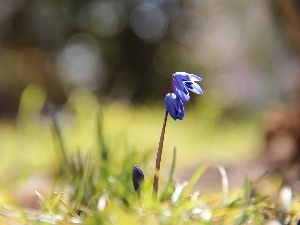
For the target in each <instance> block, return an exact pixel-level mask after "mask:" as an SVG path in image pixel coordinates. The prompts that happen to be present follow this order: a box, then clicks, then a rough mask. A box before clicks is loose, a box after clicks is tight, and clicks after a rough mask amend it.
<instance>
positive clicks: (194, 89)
mask: <svg viewBox="0 0 300 225" xmlns="http://www.w3.org/2000/svg"><path fill="white" fill-rule="evenodd" d="M183 83H184V86H185V87H186V88H187V89H188V90H190V91H192V92H194V93H196V94H203V90H202V88H201V87H200V86H199V85H198V84H197V83H195V82H193V81H183Z"/></svg>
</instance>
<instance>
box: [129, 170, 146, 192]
mask: <svg viewBox="0 0 300 225" xmlns="http://www.w3.org/2000/svg"><path fill="white" fill-rule="evenodd" d="M143 182H144V173H143V171H142V170H141V169H140V168H139V167H138V166H134V167H133V170H132V183H133V187H134V190H135V191H140V190H141V186H142V183H143Z"/></svg>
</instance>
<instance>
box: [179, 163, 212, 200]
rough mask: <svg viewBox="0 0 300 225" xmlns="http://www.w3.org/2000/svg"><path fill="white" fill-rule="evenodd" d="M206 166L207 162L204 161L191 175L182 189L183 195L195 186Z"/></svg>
mask: <svg viewBox="0 0 300 225" xmlns="http://www.w3.org/2000/svg"><path fill="white" fill-rule="evenodd" d="M207 167H208V163H204V164H203V165H202V166H201V167H200V168H199V169H198V170H197V171H196V172H195V173H194V174H193V176H192V177H191V179H190V180H189V182H188V185H187V186H186V188H185V189H184V190H183V191H182V195H181V196H183V197H186V196H187V195H188V194H190V193H191V191H192V190H193V188H194V187H195V185H196V184H197V182H198V181H199V179H200V178H201V177H202V175H203V173H204V172H205V170H206V169H207Z"/></svg>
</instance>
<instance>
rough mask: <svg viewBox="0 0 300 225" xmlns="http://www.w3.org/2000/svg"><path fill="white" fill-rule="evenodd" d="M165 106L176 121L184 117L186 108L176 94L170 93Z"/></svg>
mask: <svg viewBox="0 0 300 225" xmlns="http://www.w3.org/2000/svg"><path fill="white" fill-rule="evenodd" d="M165 105H166V107H167V110H168V112H169V114H170V116H171V117H172V118H173V119H174V120H176V119H180V120H182V119H183V117H184V107H183V103H182V101H181V100H180V99H179V98H178V97H177V96H176V95H175V94H174V93H168V94H167V95H166V98H165Z"/></svg>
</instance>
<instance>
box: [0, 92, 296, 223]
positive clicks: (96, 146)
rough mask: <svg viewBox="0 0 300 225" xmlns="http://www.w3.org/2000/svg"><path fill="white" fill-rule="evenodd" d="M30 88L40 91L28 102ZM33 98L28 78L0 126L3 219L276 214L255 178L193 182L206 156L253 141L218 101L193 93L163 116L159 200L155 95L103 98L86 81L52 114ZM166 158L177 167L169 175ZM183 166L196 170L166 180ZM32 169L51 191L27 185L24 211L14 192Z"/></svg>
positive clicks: (229, 218)
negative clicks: (135, 99)
mask: <svg viewBox="0 0 300 225" xmlns="http://www.w3.org/2000/svg"><path fill="white" fill-rule="evenodd" d="M37 94H39V95H40V96H41V97H40V98H33V100H32V99H31V98H32V96H35V95H37ZM29 99H31V100H29ZM34 99H35V100H34ZM42 106H43V92H42V91H41V90H40V89H39V88H38V87H34V86H30V87H28V88H27V89H26V90H25V92H24V95H23V97H22V102H21V104H20V111H19V115H18V117H17V120H16V121H15V122H7V121H6V122H5V121H2V122H1V124H0V127H1V129H0V148H1V150H2V151H1V154H2V158H3V159H4V160H3V163H2V164H1V165H0V169H1V170H2V171H3V173H2V174H1V175H0V180H1V181H2V183H3V184H2V185H0V190H1V195H0V201H1V202H3V203H5V202H6V203H9V204H8V205H3V206H2V208H1V209H0V214H1V215H2V216H4V217H3V221H4V223H5V222H7V221H8V222H11V221H15V220H17V221H20V222H21V223H26V222H27V223H31V224H35V223H36V224H39V223H40V222H42V221H44V223H56V224H70V223H75V222H82V221H84V223H85V224H199V222H200V223H201V224H233V221H234V224H245V223H250V224H264V222H265V221H266V220H268V219H273V218H274V219H277V220H279V219H280V217H281V213H282V209H281V207H280V205H279V204H278V202H277V199H274V198H271V196H267V195H264V194H262V193H259V192H258V193H255V194H253V190H254V189H255V188H256V183H253V182H251V181H248V180H247V179H246V178H245V186H244V187H243V188H239V189H235V190H226V188H228V187H227V186H226V185H225V184H223V192H220V191H217V192H213V193H211V192H210V193H209V194H208V193H203V191H202V190H197V188H196V184H197V182H198V180H199V179H200V180H201V177H202V174H203V173H204V172H205V170H206V168H207V166H208V164H206V162H222V163H225V164H226V163H229V162H230V161H233V160H236V159H238V160H240V161H241V160H246V159H249V158H251V157H254V155H255V154H256V153H257V152H258V149H259V146H260V145H261V137H260V132H261V131H260V129H261V128H262V127H261V125H260V124H259V122H257V121H258V120H257V118H255V117H254V116H252V117H249V118H247V119H243V120H239V121H238V122H235V121H231V120H229V119H226V118H222V110H221V109H218V108H216V107H214V106H211V105H209V104H208V102H205V101H198V102H197V101H195V104H194V105H192V106H190V107H188V108H186V117H185V118H184V120H182V121H173V120H172V119H170V117H169V121H168V124H167V129H166V136H165V144H164V152H163V161H162V172H161V179H160V180H161V182H160V188H159V190H160V192H159V196H162V197H161V200H162V201H155V200H153V198H152V178H153V173H154V171H153V168H154V157H155V154H156V150H157V146H158V138H159V135H160V130H161V125H162V122H163V121H162V120H163V116H164V106H163V103H162V104H161V103H158V104H156V105H155V104H152V105H150V106H149V105H148V106H131V105H129V104H126V103H124V102H111V103H109V104H108V103H102V102H101V101H100V102H99V101H98V100H97V98H96V97H95V96H94V95H93V94H91V93H90V92H88V91H87V90H85V89H76V90H74V91H73V92H72V93H71V94H70V97H69V99H68V101H67V103H66V104H65V105H63V106H62V107H61V108H60V109H56V111H55V113H54V117H52V116H51V113H49V114H46V115H44V116H42V115H41V108H42ZM50 112H51V111H50ZM174 146H177V148H176V149H177V151H176V154H177V157H176V158H174V157H173V156H174V155H173V154H174V153H173V150H174ZM62 153H63V154H62ZM64 154H65V155H64ZM174 159H176V169H175V172H174V170H172V173H171V175H170V176H169V171H170V170H171V164H172V163H175V161H174ZM135 164H137V165H139V166H140V167H141V168H142V169H143V170H144V174H145V185H144V189H143V190H142V194H141V199H139V198H138V197H137V195H136V193H135V192H134V190H133V187H132V181H131V171H132V168H133V166H134V165H135ZM189 167H192V168H196V171H195V173H193V174H187V175H186V176H187V177H186V179H185V180H187V182H186V183H181V184H180V183H175V182H174V181H173V178H174V177H175V176H176V171H181V170H184V169H187V168H189ZM197 169H198V170H197ZM33 174H47V175H46V176H49V177H51V179H53V187H49V189H51V191H50V192H43V191H42V192H39V190H32V194H33V195H35V200H36V201H39V202H40V204H41V209H39V210H34V211H32V210H30V211H28V210H27V209H23V208H20V207H19V206H18V205H14V200H15V199H16V197H15V194H16V190H17V187H18V186H22V182H23V181H26V180H27V179H28V178H30V176H31V175H33ZM42 176H43V175H42ZM224 176H225V175H223V178H224ZM220 177H221V176H220ZM225 180H226V179H225ZM182 182H183V181H182ZM220 182H221V178H220ZM166 185H168V186H166ZM224 185H225V186H224ZM269 186H270V187H273V189H272V188H271V189H272V191H274V192H276V191H279V188H280V181H278V180H275V181H274V182H273V181H270V180H269ZM214 188H215V187H212V189H214ZM271 189H268V190H271ZM274 189H276V190H274ZM218 190H221V187H220V188H219V189H218ZM35 191H37V192H35ZM54 191H56V192H55V193H54ZM256 192H257V190H256ZM35 193H36V194H35ZM265 193H267V192H265ZM290 209H291V210H290V211H289V214H288V216H287V215H286V218H287V219H289V220H290V221H296V218H298V216H299V215H298V214H297V212H298V210H299V202H298V201H297V200H296V199H295V200H294V201H293V203H292V205H291V206H290ZM6 220H7V221H6Z"/></svg>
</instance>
